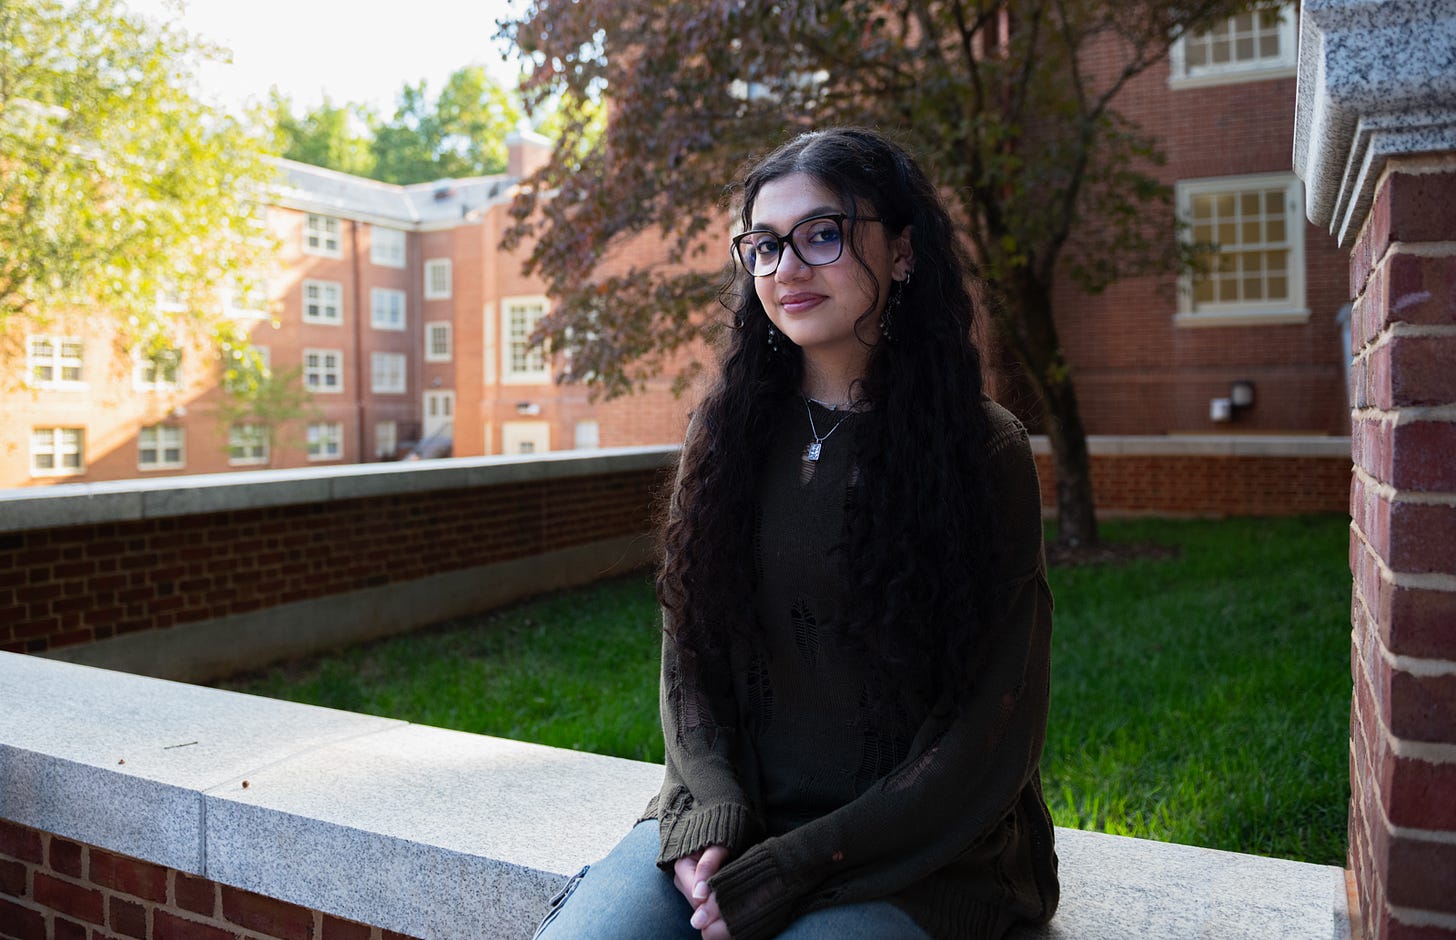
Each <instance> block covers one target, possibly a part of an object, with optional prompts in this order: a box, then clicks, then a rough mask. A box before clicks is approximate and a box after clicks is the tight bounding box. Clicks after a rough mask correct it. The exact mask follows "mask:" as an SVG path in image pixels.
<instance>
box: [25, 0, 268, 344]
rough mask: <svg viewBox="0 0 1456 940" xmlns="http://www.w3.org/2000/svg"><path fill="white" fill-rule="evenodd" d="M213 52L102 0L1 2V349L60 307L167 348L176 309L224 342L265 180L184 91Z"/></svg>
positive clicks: (264, 249)
mask: <svg viewBox="0 0 1456 940" xmlns="http://www.w3.org/2000/svg"><path fill="white" fill-rule="evenodd" d="M218 54H219V51H218V50H217V49H215V48H213V47H210V46H206V45H203V44H201V43H199V42H197V41H195V40H194V39H192V38H191V37H189V36H188V35H186V34H185V33H181V32H179V31H176V30H175V29H173V28H171V27H168V26H158V25H154V24H152V23H150V22H149V21H147V20H145V19H143V18H140V17H138V16H135V15H132V14H130V13H128V12H127V11H126V10H125V8H124V7H123V6H121V5H120V4H119V3H117V2H115V0H76V2H74V3H69V4H67V3H62V2H60V0H0V338H4V337H5V335H6V333H7V331H10V330H13V329H14V328H15V327H16V326H17V325H18V324H37V323H43V322H45V321H46V320H47V319H48V318H51V317H53V316H55V315H57V314H58V313H60V312H63V311H66V310H68V309H74V308H79V309H80V310H81V312H83V313H85V314H86V315H87V316H104V317H107V318H109V319H110V320H112V321H114V323H115V325H116V328H117V329H116V332H117V335H118V337H119V340H120V342H122V343H123V344H125V345H129V346H134V345H137V344H141V345H143V346H144V347H151V348H149V349H147V351H149V352H152V353H155V352H156V351H157V350H159V349H161V348H163V347H166V346H170V345H171V344H172V339H171V338H170V336H171V334H173V333H174V332H175V330H176V326H177V320H176V317H175V315H174V314H169V313H164V312H163V311H162V309H161V306H162V305H161V304H160V303H159V301H160V300H161V299H162V298H164V297H166V298H167V299H168V301H169V304H170V305H172V306H174V307H175V305H176V304H177V302H179V301H180V302H181V304H182V306H183V307H184V308H185V309H186V310H187V311H188V312H189V313H190V314H191V316H190V318H189V317H184V318H183V320H184V322H186V323H189V324H190V325H192V326H197V327H219V328H220V329H221V330H222V331H223V332H228V331H229V325H228V324H227V322H226V320H225V319H224V318H223V316H222V314H223V304H224V297H225V296H227V295H228V294H231V295H233V296H236V295H237V294H238V293H239V292H240V291H241V292H242V293H245V294H246V293H249V292H250V290H251V289H256V286H257V278H258V277H259V276H260V275H261V274H262V273H263V266H264V262H265V260H266V258H267V256H268V252H269V250H270V248H271V245H270V243H269V241H268V239H267V238H266V237H264V235H263V229H262V225H261V220H260V219H259V218H258V216H257V215H256V214H255V208H256V205H257V200H259V199H261V197H262V196H263V194H264V193H265V191H266V187H267V185H268V184H269V182H270V180H271V178H272V174H273V170H272V169H271V167H270V166H269V165H268V163H267V162H266V160H265V159H264V158H265V154H266V146H265V144H264V142H263V141H262V140H260V139H259V138H258V137H257V136H256V135H255V134H254V133H253V132H252V131H250V130H249V125H248V124H246V123H245V122H243V121H241V120H237V119H234V118H232V117H229V116H228V115H226V114H225V113H222V112H221V111H218V110H215V109H213V108H210V107H208V106H206V105H204V104H202V103H201V102H200V101H199V100H198V99H197V98H196V97H195V96H194V94H193V93H192V79H191V76H192V74H193V72H194V70H195V67H196V65H197V64H198V63H199V62H200V61H202V60H203V59H205V58H210V57H214V56H216V55H218Z"/></svg>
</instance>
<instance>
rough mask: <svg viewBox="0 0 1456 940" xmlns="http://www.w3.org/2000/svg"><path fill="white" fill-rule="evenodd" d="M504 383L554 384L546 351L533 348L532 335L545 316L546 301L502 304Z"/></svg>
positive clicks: (535, 299) (534, 299)
mask: <svg viewBox="0 0 1456 940" xmlns="http://www.w3.org/2000/svg"><path fill="white" fill-rule="evenodd" d="M501 310H502V313H503V316H502V317H501V332H502V334H503V335H502V342H501V351H502V354H503V355H502V361H501V378H502V381H505V382H508V383H514V384H527V383H547V382H550V381H551V374H550V371H549V370H548V369H547V364H546V350H545V349H543V348H542V347H541V346H532V345H531V342H530V340H531V334H532V333H534V332H536V326H537V325H538V324H539V323H540V322H541V318H542V317H544V316H545V315H546V298H545V297H515V298H510V299H507V300H505V301H502V302H501Z"/></svg>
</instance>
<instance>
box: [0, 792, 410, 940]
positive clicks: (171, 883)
mask: <svg viewBox="0 0 1456 940" xmlns="http://www.w3.org/2000/svg"><path fill="white" fill-rule="evenodd" d="M123 937H131V938H137V940H395V938H398V940H406V938H405V935H404V934H399V933H395V932H393V931H390V930H381V929H380V928H379V927H371V926H369V925H367V924H359V923H355V922H353V921H348V920H343V919H341V918H338V917H334V916H332V915H329V914H324V913H322V912H320V911H314V910H309V909H308V908H306V907H299V906H298V905H296V904H289V903H287V902H286V901H280V900H277V899H276V898H270V897H265V896H264V895H260V894H253V893H252V892H250V891H243V890H241V889H239V888H233V887H229V886H227V885H221V884H218V883H217V882H215V881H209V880H207V879H206V878H198V877H195V876H193V875H189V874H187V873H186V872H181V871H177V870H176V869H173V868H164V867H163V866H160V865H154V864H152V863H151V862H145V861H141V860H140V859H135V858H128V857H126V856H124V855H117V854H115V853H112V852H107V851H105V850H104V849H99V848H97V847H96V846H94V845H85V844H83V843H80V842H73V841H71V840H70V839H65V838H62V837H61V836H58V835H55V834H53V833H49V832H44V831H42V830H38V829H31V828H29V827H27V826H21V825H17V824H15V823H12V822H8V821H5V820H0V938H6V940H9V938H15V940H114V938H123Z"/></svg>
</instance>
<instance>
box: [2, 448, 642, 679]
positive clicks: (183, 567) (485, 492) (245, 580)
mask: <svg viewBox="0 0 1456 940" xmlns="http://www.w3.org/2000/svg"><path fill="white" fill-rule="evenodd" d="M401 466H404V465H401ZM663 474H664V471H663V470H661V469H658V468H651V469H638V470H629V471H623V472H608V473H601V474H593V475H584V476H566V477H559V478H552V479H544V480H526V481H520V482H503V483H498V484H494V485H491V486H485V487H474V488H469V489H442V490H432V491H426V492H400V493H393V494H390V495H385V496H377V497H370V498H360V499H341V500H330V501H325V502H309V503H304V504H300V505H280V506H269V507H265V508H256V509H237V510H230V511H225V512H211V513H202V514H193V515H174V516H165V517H161V518H150V519H132V520H120V521H110V522H100V523H94V524H85V525H70V526H55V527H50V526H45V527H41V526H37V527H35V528H31V529H28V530H24V531H12V532H5V533H0V650H5V651H10V652H29V653H35V652H41V651H46V650H54V649H58V648H63V647H66V646H70V645H76V644H83V643H90V642H93V641H96V640H105V639H108V638H110V637H113V636H120V635H123V634H131V633H137V632H139V631H152V630H165V629H168V628H171V627H176V626H179V625H182V624H187V623H190V622H195V621H202V620H209V619H214V618H218V617H222V616H227V615H230V614H241V613H246V612H249V611H256V610H260V609H263V608H268V607H272V606H276V605H279V604H287V603H291V602H294V601H302V600H307V599H310V598H319V597H327V596H331V595H340V594H347V593H348V592H351V591H358V590H362V589H367V588H375V587H380V586H384V585H391V584H401V583H404V582H408V581H411V580H415V579H419V578H424V577H426V576H431V575H438V574H440V573H442V572H449V571H457V570H462V569H469V568H473V567H476V566H480V565H488V564H492V563H495V562H501V561H508V560H512V559H520V558H527V557H530V556H533V555H540V554H543V553H546V552H551V551H554V550H557V549H562V548H566V547H569V546H574V545H582V544H586V543H590V542H594V541H599V540H605V539H612V538H619V537H622V536H633V535H642V534H645V533H648V532H650V531H651V528H652V522H651V520H652V513H653V506H654V505H655V503H654V500H655V498H656V494H657V492H658V490H659V488H660V487H661V485H662V484H663V482H664V476H663Z"/></svg>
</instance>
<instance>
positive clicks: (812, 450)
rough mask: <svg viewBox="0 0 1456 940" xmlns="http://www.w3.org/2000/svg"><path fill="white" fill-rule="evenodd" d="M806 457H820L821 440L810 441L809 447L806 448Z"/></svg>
mask: <svg viewBox="0 0 1456 940" xmlns="http://www.w3.org/2000/svg"><path fill="white" fill-rule="evenodd" d="M804 459H805V460H818V459H819V442H818V441H810V442H809V446H807V447H805V448H804Z"/></svg>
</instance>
